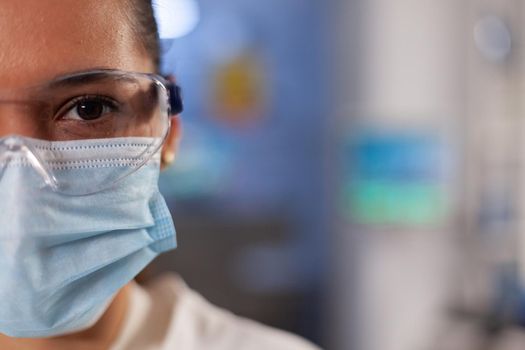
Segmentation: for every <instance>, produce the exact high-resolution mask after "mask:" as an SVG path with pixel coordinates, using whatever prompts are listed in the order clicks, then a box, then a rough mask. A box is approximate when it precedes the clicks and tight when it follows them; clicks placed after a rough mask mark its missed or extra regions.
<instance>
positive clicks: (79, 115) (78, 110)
mask: <svg viewBox="0 0 525 350" xmlns="http://www.w3.org/2000/svg"><path fill="white" fill-rule="evenodd" d="M69 106H70V107H69V108H68V109H67V110H66V112H65V113H64V114H63V116H62V117H61V119H69V120H84V121H90V120H96V119H99V118H102V117H104V116H105V115H106V114H108V113H112V112H114V111H115V110H116V107H115V103H114V102H112V101H110V100H108V99H106V98H103V97H96V96H93V97H81V98H78V99H75V100H73V101H72V102H71V103H70V104H69Z"/></svg>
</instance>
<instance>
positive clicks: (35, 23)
mask: <svg viewBox="0 0 525 350" xmlns="http://www.w3.org/2000/svg"><path fill="white" fill-rule="evenodd" d="M126 6H129V5H126V4H125V0H97V1H85V0H45V1H42V0H2V1H1V4H0V23H1V26H0V89H2V90H5V89H7V90H9V89H19V88H22V87H26V86H33V85H35V84H40V83H42V82H45V81H47V80H50V79H52V78H54V77H56V76H59V75H63V74H68V73H72V72H76V71H84V70H90V69H95V68H111V69H121V70H126V71H138V72H154V71H155V67H154V65H153V62H152V60H151V58H150V56H149V55H148V53H147V52H145V50H144V49H143V47H142V45H140V42H139V40H138V39H137V37H136V35H135V33H134V32H133V29H132V26H131V24H130V22H129V13H126V12H125V10H122V9H126V8H127V7H126ZM10 112H12V111H10V110H9V107H8V106H0V136H5V135H7V134H12V133H16V132H17V131H20V128H21V127H22V126H20V125H17V124H16V120H17V118H15V117H13V114H12V113H10ZM179 139H180V120H179V118H178V117H176V116H174V117H172V125H171V131H170V134H169V136H168V139H167V141H166V143H165V145H164V148H163V151H162V159H163V166H164V167H165V166H167V165H168V164H169V163H171V162H172V161H173V160H174V158H175V152H176V149H177V145H178V142H179ZM128 295H129V285H128V286H126V287H124V288H123V289H122V290H121V291H120V292H119V293H118V294H117V296H116V297H115V298H114V300H113V302H112V304H111V306H110V307H109V309H108V310H107V311H106V313H105V314H104V315H103V317H102V318H101V319H100V320H99V321H98V322H97V323H96V324H95V325H94V326H93V327H92V328H91V329H88V330H85V331H82V332H80V333H77V334H71V335H67V336H62V337H56V338H48V339H19V338H10V337H7V336H5V335H1V334H0V349H12V350H26V349H28V350H29V349H30V350H47V349H53V350H62V349H64V350H65V349H68V350H69V349H77V350H83V349H90V350H103V349H108V348H109V346H110V345H111V344H112V343H113V341H114V340H115V338H116V337H117V336H118V332H119V330H120V328H121V326H122V322H123V320H124V318H125V315H126V310H127V301H128Z"/></svg>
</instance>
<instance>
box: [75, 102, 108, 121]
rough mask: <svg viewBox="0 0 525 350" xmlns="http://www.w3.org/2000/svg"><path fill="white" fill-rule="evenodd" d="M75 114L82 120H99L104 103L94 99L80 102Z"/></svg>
mask: <svg viewBox="0 0 525 350" xmlns="http://www.w3.org/2000/svg"><path fill="white" fill-rule="evenodd" d="M77 113H78V116H79V117H80V118H82V119H84V120H94V119H97V118H100V117H101V116H102V114H103V113H104V103H103V102H101V101H97V100H94V99H91V100H84V101H81V102H79V103H78V105H77Z"/></svg>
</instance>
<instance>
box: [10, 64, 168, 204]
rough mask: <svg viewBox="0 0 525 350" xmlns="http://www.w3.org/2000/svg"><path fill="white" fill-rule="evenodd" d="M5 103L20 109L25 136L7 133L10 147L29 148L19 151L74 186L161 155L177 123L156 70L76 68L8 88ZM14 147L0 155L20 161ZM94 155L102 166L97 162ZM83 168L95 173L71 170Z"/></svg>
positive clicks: (96, 185)
mask: <svg viewBox="0 0 525 350" xmlns="http://www.w3.org/2000/svg"><path fill="white" fill-rule="evenodd" d="M0 104H2V105H4V104H5V105H10V108H11V111H13V112H12V113H14V114H16V116H12V117H11V118H16V119H11V121H12V123H10V126H12V130H11V128H10V130H9V134H13V135H18V136H22V138H16V137H15V138H10V139H9V140H8V143H9V142H10V143H11V146H9V145H7V146H6V143H5V142H6V141H5V139H4V141H3V142H2V147H3V148H5V147H7V148H9V147H11V149H12V148H13V146H12V145H13V144H14V145H15V146H16V147H15V148H17V149H20V150H25V151H24V152H23V153H24V154H18V156H23V157H24V158H26V159H29V163H31V164H30V165H31V166H32V167H33V168H35V169H37V172H39V173H42V177H43V178H44V179H45V182H46V184H47V185H50V186H51V187H53V189H54V190H56V191H60V192H65V193H70V194H88V193H91V192H97V191H100V190H102V189H104V188H106V187H109V186H111V185H112V184H114V183H115V182H116V181H119V180H120V179H122V178H123V177H125V176H127V175H129V174H131V173H133V172H134V171H135V170H137V169H138V168H140V167H141V166H143V165H144V164H146V163H147V162H148V161H149V160H151V159H152V158H153V157H154V156H157V157H158V154H157V155H156V153H157V151H158V150H159V149H160V147H161V146H162V143H163V141H164V138H165V136H166V134H167V132H168V129H169V106H168V104H169V93H168V91H167V89H166V86H165V85H164V82H163V81H162V78H160V77H158V76H154V75H149V74H141V73H128V72H120V71H105V70H102V71H94V72H88V73H81V74H75V75H71V76H66V77H63V78H60V79H57V80H54V81H52V82H50V83H48V84H45V85H42V86H38V87H33V88H29V89H26V90H24V91H23V92H18V93H17V94H16V96H12V97H7V98H5V96H0ZM27 140H32V141H30V142H27ZM26 143H29V144H26ZM79 144H80V145H81V146H80V147H78V145H79ZM2 147H0V148H2ZM94 150H96V152H94ZM9 152H11V151H9ZM9 152H7V153H6V152H5V150H2V149H0V153H3V156H2V157H1V159H0V162H10V161H12V159H13V157H11V158H9V157H7V158H6V156H5V155H6V154H10V153H9ZM94 156H95V157H96V162H97V167H92V166H90V165H92V164H93V162H94V161H95V160H94V159H93V158H94ZM8 158H9V159H8ZM15 158H16V157H15ZM101 167H104V168H106V169H107V168H113V169H114V168H118V167H121V168H122V171H99V170H97V168H101ZM79 169H82V171H83V172H82V174H84V175H86V174H87V173H90V174H89V176H82V178H81V179H79V178H78V176H77V177H75V176H71V172H72V171H74V170H79ZM46 176H47V178H46Z"/></svg>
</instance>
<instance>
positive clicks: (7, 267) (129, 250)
mask: <svg viewBox="0 0 525 350" xmlns="http://www.w3.org/2000/svg"><path fill="white" fill-rule="evenodd" d="M1 140H2V139H0V141H1ZM126 140H127V139H118V140H113V141H111V140H101V141H100V142H101V143H104V144H105V145H108V147H107V150H108V151H106V152H105V153H103V154H101V150H100V149H99V148H97V147H92V144H93V141H89V145H86V141H64V142H54V143H53V144H52V145H51V146H50V145H49V143H46V147H48V148H49V147H51V148H56V149H59V148H61V147H62V148H63V149H66V148H67V149H68V150H73V151H72V152H76V150H78V152H82V153H83V157H84V158H86V153H88V154H89V153H90V152H91V153H92V154H91V155H92V157H88V158H90V160H89V161H88V163H84V164H83V166H80V167H79V166H75V165H74V164H69V165H65V166H61V167H60V169H58V171H60V172H61V173H60V176H61V177H62V178H63V179H66V180H67V179H71V181H70V182H71V183H75V182H83V183H84V184H89V183H90V182H92V183H97V182H100V181H99V180H100V179H104V178H116V177H118V172H122V173H129V169H128V168H127V166H126V164H125V162H123V163H119V164H114V165H110V164H108V163H107V159H108V157H111V158H112V159H118V158H119V155H122V154H121V153H122V151H123V150H125V148H126V143H129V147H133V144H134V142H133V139H130V140H129V141H126ZM24 142H26V143H27V145H28V146H29V149H31V148H34V147H38V146H39V145H38V143H44V142H43V141H37V140H33V139H24ZM116 143H118V145H119V147H115V148H112V147H111V145H112V144H116ZM40 146H41V145H40ZM111 152H112V153H113V154H108V153H111ZM69 155H70V156H71V153H70V154H69ZM26 158H27V155H24V154H22V155H20V157H18V158H17V157H11V158H9V159H8V160H5V159H4V162H3V163H2V164H0V165H1V167H2V169H3V171H2V172H1V174H0V176H1V177H0V198H2V201H1V202H0V227H1V230H0V300H1V301H2V302H1V303H0V333H3V334H6V335H8V336H12V337H24V338H37V337H38V338H40V337H50V336H56V335H63V334H67V333H72V332H76V331H80V330H83V329H86V328H89V327H90V326H92V325H93V324H94V323H95V322H96V321H97V320H98V319H99V318H100V317H101V315H102V314H103V313H104V311H105V310H106V309H107V307H108V305H109V304H110V303H111V300H112V298H113V297H114V295H115V294H116V293H117V292H118V291H119V290H120V289H121V288H122V287H123V286H124V285H125V284H127V283H128V282H129V281H130V280H131V279H133V277H135V276H136V275H137V274H138V273H139V272H140V271H141V270H142V269H143V268H144V267H145V266H146V265H147V264H148V263H149V262H151V260H152V259H154V258H155V257H156V256H157V255H158V254H159V253H161V252H164V251H166V250H169V249H173V248H175V247H176V240H175V230H174V227H173V222H172V219H171V216H170V213H169V210H168V208H167V206H166V203H165V202H164V199H163V198H162V196H161V195H160V193H159V191H158V186H157V180H158V175H159V154H155V155H154V156H153V158H152V159H150V160H149V161H148V162H147V163H146V164H145V165H144V166H142V167H141V168H139V169H138V170H137V171H135V172H134V173H132V174H131V175H128V176H127V177H125V178H123V179H122V180H120V181H119V182H117V183H116V184H115V185H114V186H113V187H111V188H109V189H106V190H104V191H101V192H97V193H95V194H90V195H85V196H68V195H64V194H60V193H58V192H55V191H53V190H51V189H50V188H49V187H45V186H44V187H42V186H41V185H42V182H43V180H42V176H41V174H40V173H39V171H37V170H36V169H35V168H34V166H32V163H31V161H30V160H28V159H26ZM102 158H103V159H105V160H106V161H102V162H101V159H102ZM121 158H124V157H121ZM43 161H46V159H43Z"/></svg>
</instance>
